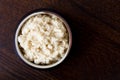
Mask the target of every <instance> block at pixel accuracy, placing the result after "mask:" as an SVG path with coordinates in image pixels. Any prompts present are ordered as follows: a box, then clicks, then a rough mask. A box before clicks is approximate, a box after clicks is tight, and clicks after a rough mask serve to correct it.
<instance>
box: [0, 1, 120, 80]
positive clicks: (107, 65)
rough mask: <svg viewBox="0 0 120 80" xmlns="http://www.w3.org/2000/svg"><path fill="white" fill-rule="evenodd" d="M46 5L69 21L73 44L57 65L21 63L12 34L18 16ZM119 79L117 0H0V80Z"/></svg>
mask: <svg viewBox="0 0 120 80" xmlns="http://www.w3.org/2000/svg"><path fill="white" fill-rule="evenodd" d="M41 9H49V10H54V11H56V12H58V13H59V14H61V15H62V16H63V17H64V18H65V19H66V20H67V21H68V23H69V25H70V28H71V31H72V35H73V45H72V48H71V51H70V53H69V56H68V57H67V58H66V59H65V61H64V62H63V63H61V64H60V65H58V66H56V67H54V68H51V69H46V70H41V69H35V68H33V67H30V66H28V65H27V64H25V63H24V62H23V61H22V60H21V59H20V58H19V56H18V55H17V53H16V50H15V46H14V35H15V31H16V29H17V26H18V24H19V22H20V20H21V19H22V18H23V16H25V15H26V14H28V13H29V12H32V11H34V10H41ZM33 79H34V80H64V79H65V80H120V1H119V0H90V1H89V0H19V1H18V0H12V1H11V0H0V80H33Z"/></svg>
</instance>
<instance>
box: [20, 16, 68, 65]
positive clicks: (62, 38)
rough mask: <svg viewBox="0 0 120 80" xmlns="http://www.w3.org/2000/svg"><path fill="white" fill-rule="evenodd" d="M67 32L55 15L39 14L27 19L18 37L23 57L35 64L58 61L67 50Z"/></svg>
mask: <svg viewBox="0 0 120 80" xmlns="http://www.w3.org/2000/svg"><path fill="white" fill-rule="evenodd" d="M68 37H69V36H68V32H67V30H66V27H65V25H64V24H63V22H62V21H61V20H60V19H59V18H58V17H57V16H55V15H47V14H39V15H35V16H33V17H31V18H29V19H28V20H27V21H26V22H25V23H24V25H23V26H22V29H21V33H20V35H19V36H18V42H19V44H20V47H21V48H23V52H24V54H23V55H24V57H25V58H26V59H28V60H29V61H31V62H34V63H35V64H50V63H52V62H55V61H58V60H60V59H61V58H62V57H63V56H64V54H65V52H66V50H67V49H68V42H69V41H68Z"/></svg>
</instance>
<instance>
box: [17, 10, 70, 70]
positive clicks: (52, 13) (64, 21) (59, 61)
mask: <svg viewBox="0 0 120 80" xmlns="http://www.w3.org/2000/svg"><path fill="white" fill-rule="evenodd" d="M40 14H45V15H52V16H57V17H58V18H59V19H60V20H61V21H62V22H63V24H64V25H65V28H66V30H67V32H68V41H69V42H68V48H67V50H66V52H65V53H64V56H63V57H62V58H61V59H60V60H58V61H57V62H54V63H52V64H47V65H43V64H35V63H33V62H31V61H29V60H28V59H26V58H25V57H24V55H23V53H24V52H23V50H22V49H21V47H20V45H19V42H18V36H19V34H20V33H21V28H22V26H23V25H24V24H25V22H26V21H27V20H28V19H30V18H31V17H33V16H36V15H40ZM71 45H72V33H71V30H70V27H69V25H68V23H67V22H66V20H65V19H64V18H63V17H61V16H60V15H59V14H57V13H55V12H51V11H39V12H33V13H31V14H30V15H28V16H27V17H25V18H24V19H23V20H22V21H21V22H20V24H19V25H18V28H17V30H16V33H15V47H16V51H17V54H18V55H19V57H20V58H21V59H22V60H23V61H24V62H25V63H26V64H28V65H30V66H32V67H35V68H40V69H47V68H52V67H55V66H57V65H58V64H60V63H61V62H63V61H64V59H65V58H66V57H67V55H68V54H69V51H70V49H71Z"/></svg>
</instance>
